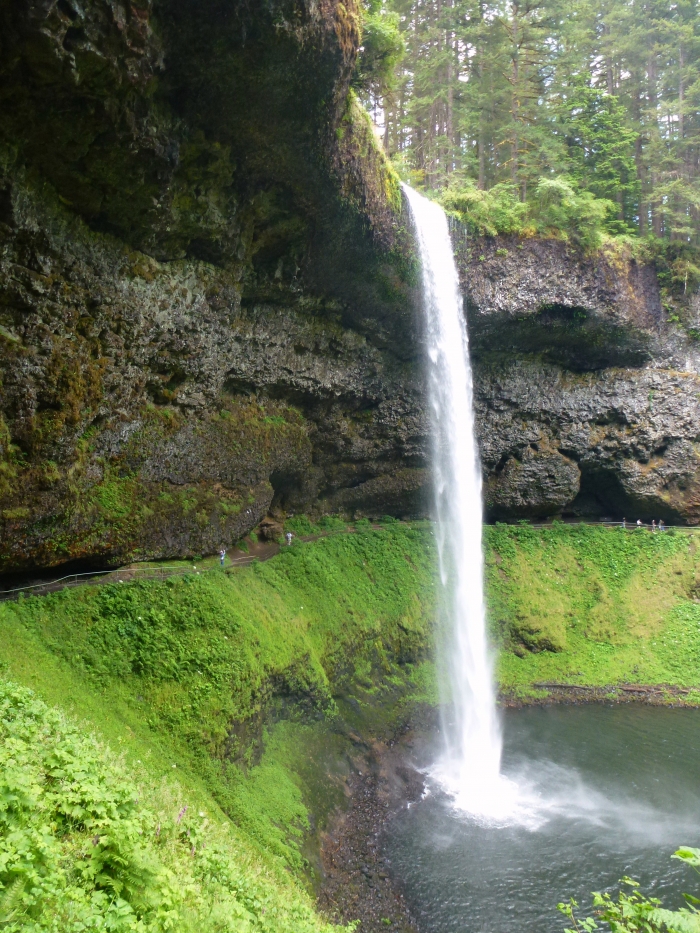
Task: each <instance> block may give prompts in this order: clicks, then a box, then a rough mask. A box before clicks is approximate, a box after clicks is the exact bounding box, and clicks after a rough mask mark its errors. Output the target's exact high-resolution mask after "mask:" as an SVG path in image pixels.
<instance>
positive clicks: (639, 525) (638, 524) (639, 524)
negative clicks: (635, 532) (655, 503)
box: [637, 518, 644, 528]
mask: <svg viewBox="0 0 700 933" xmlns="http://www.w3.org/2000/svg"><path fill="white" fill-rule="evenodd" d="M643 527H644V526H643V525H642V520H641V518H638V519H637V528H643Z"/></svg>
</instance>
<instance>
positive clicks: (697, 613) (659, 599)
mask: <svg viewBox="0 0 700 933" xmlns="http://www.w3.org/2000/svg"><path fill="white" fill-rule="evenodd" d="M486 541H487V545H488V547H487V593H488V606H489V618H490V624H491V628H492V633H493V636H494V638H495V639H496V640H497V642H498V643H499V646H500V649H501V650H500V653H499V658H498V678H499V682H500V685H501V688H502V689H503V690H506V691H508V692H514V693H516V694H518V693H519V694H525V693H532V685H533V684H534V683H538V682H546V681H555V682H562V683H580V684H586V685H599V686H601V685H605V684H619V683H626V682H630V683H644V684H675V685H679V686H683V687H689V688H692V687H698V686H700V666H699V665H698V660H700V654H699V652H700V605H698V604H697V603H696V602H695V599H696V598H697V594H698V592H699V590H698V585H699V582H700V561H699V559H698V547H697V544H696V539H695V536H694V535H693V534H675V535H674V534H671V533H665V534H661V533H657V534H652V533H651V532H649V531H637V530H628V531H623V530H621V529H606V528H600V527H590V526H585V525H563V524H555V525H553V526H551V527H547V528H541V529H534V528H531V527H528V526H505V525H496V526H493V527H490V528H487V529H486Z"/></svg>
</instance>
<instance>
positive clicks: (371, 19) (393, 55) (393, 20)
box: [353, 0, 406, 95]
mask: <svg viewBox="0 0 700 933" xmlns="http://www.w3.org/2000/svg"><path fill="white" fill-rule="evenodd" d="M405 51H406V47H405V44H404V41H403V37H402V35H401V30H400V20H399V15H398V13H394V12H391V11H389V10H387V9H385V7H384V4H383V3H381V0H366V2H365V4H364V9H363V16H362V45H361V47H360V54H359V55H358V58H357V64H356V66H355V74H354V76H353V85H354V86H355V87H356V88H357V89H358V90H359V91H361V92H364V93H373V94H375V95H378V94H382V93H383V92H384V91H385V90H386V88H387V87H389V86H390V85H391V84H392V82H393V81H394V80H395V78H394V71H395V68H396V66H397V64H398V63H399V62H400V61H401V59H402V58H403V56H404V53H405Z"/></svg>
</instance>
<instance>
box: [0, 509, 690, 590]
mask: <svg viewBox="0 0 700 933" xmlns="http://www.w3.org/2000/svg"><path fill="white" fill-rule="evenodd" d="M400 524H415V522H406V523H404V522H401V523H400ZM565 524H573V525H595V526H602V527H604V528H621V527H622V522H610V521H598V522H582V521H578V520H567V521H565ZM527 525H528V526H529V527H530V528H547V527H551V522H528V523H527ZM371 527H372V528H373V529H374V530H376V529H379V528H381V527H382V526H381V525H379V524H376V525H372V526H371ZM671 529H673V531H674V532H683V533H685V534H694V533H697V532H698V531H700V528H695V527H689V526H684V525H675V526H672V525H667V526H666V528H665V530H664V531H656V530H653V533H654V534H666V533H667V532H668V531H671ZM625 531H626V532H628V533H630V534H631V533H637V532H639V531H646V532H647V533H649V534H651V533H652V528H651V526H650V525H642V526H641V527H638V526H636V525H634V524H631V523H629V522H628V523H627V524H626V526H625ZM338 534H341V535H342V534H355V528H354V527H352V526H351V525H348V527H347V528H342V529H337V530H333V531H320V532H318V534H313V535H305V536H300V535H295V536H294V539H295V541H297V542H309V541H317V540H318V539H319V538H327V537H330V536H331V535H338ZM282 547H286V545H284V544H282V545H281V544H279V543H278V542H277V541H256V542H250V543H249V544H247V550H243V548H240V547H234V548H232V549H231V550H230V551H229V552H227V557H226V561H225V564H224V571H225V572H231V571H233V570H235V569H236V568H237V567H245V566H247V565H248V564H252V563H253V562H254V561H266V560H270V558H271V557H275V556H276V555H277V554H279V552H280V549H281V548H282ZM220 569H221V567H220V563H219V558H218V557H217V556H210V557H206V558H202V559H201V560H198V561H185V560H183V561H182V562H178V563H176V564H173V563H163V564H161V563H156V562H150V563H142V564H139V563H136V562H134V563H131V564H128V565H127V566H125V567H118V568H116V569H115V570H88V571H85V572H83V573H69V574H65V575H64V576H62V577H58V578H56V579H53V580H42V579H37V581H36V582H34V583H28V584H25V585H22V586H15V587H11V588H9V589H6V590H0V602H4V601H6V600H13V599H18V598H19V597H20V596H21V595H24V596H47V595H48V594H49V593H57V592H59V591H60V590H64V589H67V588H73V587H76V586H96V585H100V584H102V583H135V582H137V581H142V580H167V579H168V578H170V577H181V576H185V575H186V574H190V573H195V574H202V573H210V572H212V571H214V570H220Z"/></svg>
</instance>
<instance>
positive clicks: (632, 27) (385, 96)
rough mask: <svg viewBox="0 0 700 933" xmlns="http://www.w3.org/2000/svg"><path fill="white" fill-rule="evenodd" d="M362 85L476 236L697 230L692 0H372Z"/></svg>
mask: <svg viewBox="0 0 700 933" xmlns="http://www.w3.org/2000/svg"><path fill="white" fill-rule="evenodd" d="M356 86H357V89H358V92H359V94H360V96H361V98H362V99H363V102H364V103H365V104H366V106H367V107H368V108H369V110H370V112H371V113H372V115H373V118H374V120H375V123H376V124H377V125H378V127H379V128H380V130H381V132H382V135H383V142H384V147H385V149H386V151H387V152H388V153H389V155H390V156H391V159H392V161H393V162H394V164H395V165H396V167H397V169H398V170H399V172H400V174H401V175H402V176H403V177H404V178H405V179H406V180H407V181H409V182H410V183H411V184H413V185H417V186H420V187H423V188H424V189H426V190H428V191H430V192H442V199H443V203H444V205H445V206H446V207H447V208H448V209H452V210H456V211H457V212H458V213H461V214H463V215H464V218H465V219H467V220H468V221H471V225H472V226H473V227H475V228H476V229H477V230H478V231H479V232H483V233H491V234H494V233H506V234H507V233H525V234H528V233H531V234H535V233H546V232H547V231H548V230H562V229H563V230H566V228H567V225H569V224H571V223H573V226H574V227H575V228H578V230H579V234H581V233H582V234H583V239H584V241H585V240H586V231H587V230H588V231H589V232H592V233H593V239H594V240H596V238H597V231H598V230H600V231H602V232H604V233H607V234H608V235H621V234H622V235H633V236H641V237H653V238H655V239H656V240H659V241H673V242H676V243H689V244H696V245H697V244H698V242H700V240H699V225H698V220H699V219H700V179H699V172H700V113H699V110H700V9H699V8H698V4H697V3H696V2H694V0H679V2H675V0H595V2H591V0H369V6H368V8H367V12H366V16H365V23H364V32H363V52H362V57H361V60H360V64H359V67H358V71H357V75H356ZM589 238H590V237H589ZM689 272H690V274H692V270H688V269H686V270H685V273H686V274H688V273H689Z"/></svg>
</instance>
